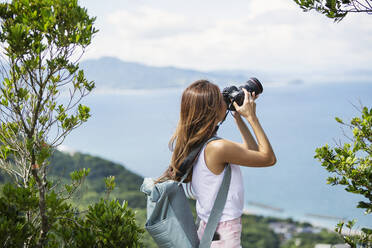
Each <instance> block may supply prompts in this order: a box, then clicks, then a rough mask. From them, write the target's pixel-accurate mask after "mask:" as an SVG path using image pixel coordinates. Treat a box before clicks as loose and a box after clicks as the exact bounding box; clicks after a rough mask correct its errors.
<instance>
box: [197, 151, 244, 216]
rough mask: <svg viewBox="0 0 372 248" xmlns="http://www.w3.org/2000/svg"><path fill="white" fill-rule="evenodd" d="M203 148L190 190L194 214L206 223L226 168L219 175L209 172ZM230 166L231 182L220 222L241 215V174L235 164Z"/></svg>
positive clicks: (242, 196) (242, 198) (242, 195)
mask: <svg viewBox="0 0 372 248" xmlns="http://www.w3.org/2000/svg"><path fill="white" fill-rule="evenodd" d="M205 147H206V145H204V147H203V149H202V150H201V152H200V155H199V157H198V159H197V161H196V162H195V164H194V168H193V172H192V181H191V189H192V193H193V195H194V196H195V198H196V213H197V214H198V216H199V218H200V219H201V220H203V221H204V222H208V218H209V215H210V213H211V210H212V207H213V204H214V201H215V199H216V197H217V193H218V190H219V188H220V186H221V183H222V179H223V176H224V174H225V171H226V168H225V169H224V171H223V172H222V173H221V174H219V175H216V174H214V173H213V172H211V171H210V170H209V169H208V167H207V165H206V163H205V158H204V150H205ZM230 165H231V182H230V187H229V192H228V194H227V200H226V204H225V208H224V209H223V211H222V216H221V219H220V222H222V221H227V220H232V219H235V218H239V217H240V216H241V215H242V213H243V207H244V188H243V178H242V173H241V171H240V166H238V165H235V164H230Z"/></svg>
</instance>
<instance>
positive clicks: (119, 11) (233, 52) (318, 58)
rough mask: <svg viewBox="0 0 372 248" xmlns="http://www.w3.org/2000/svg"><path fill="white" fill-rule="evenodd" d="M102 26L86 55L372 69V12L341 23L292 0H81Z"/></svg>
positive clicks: (172, 62) (296, 69)
mask: <svg viewBox="0 0 372 248" xmlns="http://www.w3.org/2000/svg"><path fill="white" fill-rule="evenodd" d="M80 4H81V5H82V6H84V7H86V8H87V9H88V12H89V14H90V15H93V16H97V21H96V24H97V28H98V29H99V30H100V31H99V32H98V33H97V34H96V36H95V37H94V39H93V42H92V44H91V46H89V48H88V49H87V51H86V54H85V55H84V58H83V59H91V58H99V57H102V56H114V57H117V58H120V59H122V60H124V61H132V62H140V63H143V64H147V65H152V66H175V67H180V68H188V69H196V70H201V71H213V70H243V71H270V72H281V73H287V74H293V75H298V76H299V77H301V75H311V74H321V73H326V74H327V75H328V76H329V77H331V76H332V75H337V74H338V75H339V74H340V73H341V74H342V73H345V72H351V71H371V68H372V66H371V65H372V49H371V44H372V15H368V14H364V13H358V14H349V15H348V16H346V18H345V19H344V20H343V21H341V22H340V23H334V21H333V20H331V19H329V18H327V17H325V16H323V15H321V14H319V13H317V12H315V11H311V12H303V11H302V10H301V9H300V8H299V7H298V6H297V5H296V4H295V3H294V1H292V0H265V1H262V0H249V1H247V0H232V1H221V0H213V1H212V0H203V1H196V0H188V1H177V0H157V1H154V0H152V1H151V0H136V1H133V0H106V1H102V0H80Z"/></svg>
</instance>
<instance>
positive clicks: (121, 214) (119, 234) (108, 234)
mask: <svg viewBox="0 0 372 248" xmlns="http://www.w3.org/2000/svg"><path fill="white" fill-rule="evenodd" d="M38 201H39V200H38V195H37V191H36V190H35V187H34V186H32V185H30V187H28V188H24V187H17V186H15V185H13V184H11V183H7V184H5V185H4V186H3V188H2V192H1V197H0V246H1V247H24V246H26V247H36V246H37V243H38V240H39V232H40V227H39V225H38V224H37V223H34V222H33V221H28V220H27V218H26V215H27V214H28V213H29V212H32V211H35V210H36V209H37V207H38ZM46 203H47V209H48V218H49V222H50V223H52V225H51V228H50V230H49V232H48V233H47V235H46V238H47V240H48V242H47V243H46V244H45V245H44V247H97V248H98V247H140V245H141V242H140V239H141V235H142V233H143V232H144V230H143V229H142V228H140V227H139V226H138V225H137V223H136V219H135V213H134V211H133V210H132V209H130V208H129V207H128V202H126V201H125V202H123V204H120V203H119V201H117V200H110V201H108V200H103V199H101V200H100V201H99V202H97V203H94V204H91V205H90V206H89V208H88V210H87V211H86V212H85V213H81V212H79V211H78V210H77V209H76V208H75V207H73V206H72V205H71V204H70V203H67V202H66V201H65V200H63V199H61V198H59V197H58V195H57V193H55V192H54V191H49V193H48V194H47V196H46ZM34 220H35V219H34Z"/></svg>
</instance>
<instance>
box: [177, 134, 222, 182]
mask: <svg viewBox="0 0 372 248" xmlns="http://www.w3.org/2000/svg"><path fill="white" fill-rule="evenodd" d="M219 139H221V138H220V137H217V136H213V137H212V138H210V139H209V140H207V141H206V142H205V143H202V144H200V145H199V146H198V147H197V148H195V149H194V150H192V151H191V152H190V154H189V155H188V156H187V157H186V159H185V160H184V161H183V162H182V164H181V166H180V171H181V173H182V171H185V170H186V171H185V173H184V174H183V176H182V178H181V180H180V182H179V184H181V183H183V181H185V179H186V178H187V176H188V175H189V174H190V172H191V170H192V168H193V166H192V163H193V162H194V161H195V159H196V158H197V157H198V156H199V154H200V152H201V150H202V149H203V147H204V145H206V144H208V143H209V142H211V141H213V140H219Z"/></svg>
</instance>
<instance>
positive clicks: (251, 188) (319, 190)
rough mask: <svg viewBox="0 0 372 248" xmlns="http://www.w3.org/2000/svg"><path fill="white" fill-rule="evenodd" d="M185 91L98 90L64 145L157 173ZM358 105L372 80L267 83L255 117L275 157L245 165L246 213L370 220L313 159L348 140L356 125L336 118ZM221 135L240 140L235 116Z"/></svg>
mask: <svg viewBox="0 0 372 248" xmlns="http://www.w3.org/2000/svg"><path fill="white" fill-rule="evenodd" d="M221 87H222V86H221ZM182 91H183V88H170V89H169V88H168V89H143V90H123V89H95V90H94V91H93V93H91V94H90V95H88V96H87V97H85V98H84V99H83V101H82V103H83V104H86V105H88V106H89V107H90V108H91V114H92V116H91V118H90V119H89V120H88V122H86V123H84V124H83V125H82V126H81V127H79V128H77V129H76V130H74V131H73V132H72V133H71V134H70V135H69V136H68V137H67V138H66V140H65V141H64V143H63V144H62V146H61V147H62V148H63V149H65V150H70V151H80V152H84V153H89V154H91V155H95V156H100V157H103V158H105V159H109V160H112V161H114V162H117V163H120V164H122V165H123V166H125V167H126V168H128V169H129V170H131V171H133V172H135V173H137V174H139V175H141V176H143V177H158V176H160V175H161V174H162V173H163V171H164V170H165V169H166V168H167V166H168V164H169V160H170V157H171V152H170V151H169V149H168V141H169V139H170V137H171V135H172V133H173V132H174V130H175V128H176V125H177V122H178V118H179V109H180V99H181V94H182ZM360 106H367V107H369V108H371V107H372V82H364V83H352V82H350V83H337V82H329V83H292V84H275V83H272V84H267V85H266V84H264V91H263V94H262V95H261V96H260V97H259V98H258V99H257V116H258V118H259V120H260V122H261V125H262V126H263V128H264V130H265V132H266V134H267V136H268V137H269V139H270V141H271V144H272V146H273V149H274V151H275V154H276V156H277V163H276V165H274V166H272V167H268V168H251V167H242V168H241V171H242V174H243V180H244V189H245V199H244V200H245V212H247V213H252V214H261V215H265V216H275V217H281V218H293V219H295V220H298V221H307V222H310V223H312V224H314V225H317V226H322V227H327V228H331V229H332V228H333V227H334V226H335V224H336V223H337V222H338V221H340V220H345V221H347V220H351V219H357V224H356V227H363V226H368V227H372V215H371V214H370V215H365V214H364V213H363V210H362V209H358V208H356V205H357V204H358V201H360V200H363V198H362V197H361V196H358V195H355V194H352V193H349V192H346V191H345V190H344V188H343V186H340V185H337V186H331V185H328V184H327V183H326V181H327V177H328V176H330V174H329V173H328V172H327V171H326V170H325V169H324V168H323V167H322V166H321V164H320V162H319V161H317V160H316V159H314V155H315V149H316V148H317V147H320V146H323V145H325V144H328V145H330V146H331V147H334V146H336V144H338V143H340V142H348V138H347V136H352V133H351V131H350V129H349V128H347V127H342V126H341V125H340V124H339V123H337V122H336V121H335V117H339V118H341V119H343V120H344V121H345V122H347V121H350V119H351V118H352V117H354V116H360ZM218 135H219V136H220V137H223V138H226V139H230V140H233V141H237V142H240V141H241V140H242V139H241V135H240V133H239V131H238V129H237V127H236V124H235V122H234V121H233V117H232V116H231V115H229V116H228V117H227V120H226V121H225V122H224V123H223V125H222V126H221V127H220V130H219V133H218Z"/></svg>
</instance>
